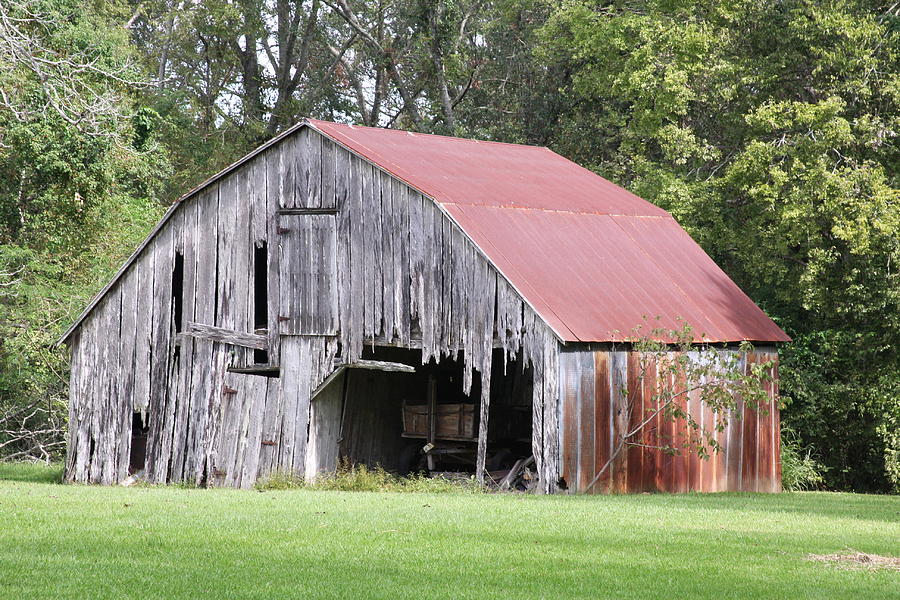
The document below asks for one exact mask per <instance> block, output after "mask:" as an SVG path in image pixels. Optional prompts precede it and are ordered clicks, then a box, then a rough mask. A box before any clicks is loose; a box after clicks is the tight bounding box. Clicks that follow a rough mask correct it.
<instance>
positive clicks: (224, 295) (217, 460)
mask: <svg viewBox="0 0 900 600" xmlns="http://www.w3.org/2000/svg"><path fill="white" fill-rule="evenodd" d="M331 213H333V214H331ZM263 242H266V243H267V249H268V252H267V257H268V269H267V278H268V283H267V286H268V299H269V306H268V313H267V314H268V334H267V335H268V341H269V344H268V346H269V347H268V355H269V360H270V362H271V363H272V364H273V365H278V366H280V369H281V376H280V377H279V378H265V377H260V376H255V375H246V374H238V373H234V372H230V371H228V367H229V365H236V366H246V365H247V364H248V363H251V362H252V356H253V355H252V350H250V349H248V348H240V347H234V346H229V345H226V344H223V343H221V342H215V341H210V340H206V339H202V338H194V337H185V336H180V335H176V333H177V332H178V331H181V330H183V329H184V327H185V326H186V324H187V323H189V322H193V323H200V324H204V325H212V326H215V327H220V328H223V329H229V330H233V331H239V332H245V333H250V332H252V331H253V330H254V313H255V310H254V304H253V303H254V294H253V286H254V281H253V273H254V269H253V260H254V248H255V247H257V246H260V245H261V244H262V243H263ZM177 254H180V255H181V256H182V257H183V277H182V278H181V281H180V282H178V281H174V277H173V271H174V267H175V261H176V258H175V257H176V255H177ZM282 263H283V264H282ZM179 283H180V287H181V293H180V294H178V293H177V291H178V288H179ZM173 290H174V291H173ZM174 295H179V296H180V298H181V315H180V317H181V318H180V322H179V323H175V314H174V312H175V308H174V305H175V303H174V302H173V296H174ZM365 345H396V346H402V347H409V348H421V350H422V357H423V362H427V361H429V360H431V359H432V358H433V359H434V360H437V361H440V360H441V359H442V358H445V357H450V356H453V357H461V358H462V360H463V361H464V363H465V365H466V369H465V377H464V379H465V381H464V387H465V389H466V391H468V389H469V387H470V385H471V381H472V374H473V370H477V371H479V372H480V373H482V374H484V375H483V377H484V378H485V379H489V377H490V372H491V355H492V352H491V350H492V348H494V347H499V348H502V349H503V350H504V353H506V354H507V355H512V356H515V355H521V356H522V358H523V360H524V361H525V362H526V364H530V365H533V373H534V382H535V385H534V404H533V407H534V409H533V425H534V427H533V431H534V437H533V449H534V452H535V456H536V460H537V466H538V469H539V472H540V473H541V476H542V487H543V489H544V490H545V491H551V489H552V488H553V487H554V485H555V482H556V480H557V479H558V472H559V466H558V460H557V458H558V456H559V448H558V430H559V428H558V419H557V414H558V404H557V398H558V394H557V381H558V378H557V354H558V352H557V350H558V344H557V340H556V337H555V336H554V334H553V333H552V332H551V331H550V330H549V328H547V327H546V325H545V324H544V323H543V321H541V320H540V318H539V317H537V315H536V314H535V313H534V312H533V310H532V309H531V308H530V306H528V304H527V303H525V302H524V301H523V300H522V299H521V297H520V296H519V295H518V293H517V292H516V291H515V290H514V289H513V288H512V287H511V286H510V285H509V283H508V282H507V281H506V279H505V278H504V277H503V276H502V275H501V274H500V273H498V272H497V271H496V269H494V267H493V266H492V265H491V264H490V263H489V262H488V261H487V260H486V258H485V257H484V256H483V255H482V254H481V252H480V251H479V250H478V249H477V248H476V247H475V246H474V245H473V244H472V243H471V242H470V241H469V240H468V238H467V237H466V236H465V234H464V233H463V232H462V230H461V229H460V228H459V227H458V226H457V225H456V224H455V223H454V222H453V221H452V220H451V219H450V218H449V217H448V216H447V215H446V214H445V213H444V212H443V211H442V210H441V209H440V208H439V207H438V206H437V205H436V204H435V203H434V202H432V201H431V200H430V199H429V198H427V197H424V196H423V195H421V194H420V193H418V192H417V191H415V190H413V189H411V188H409V187H408V186H407V185H405V184H404V183H402V182H400V181H398V180H397V179H395V178H393V177H392V176H390V175H388V174H387V173H385V172H383V171H381V170H380V169H378V168H376V167H375V166H373V165H372V164H371V163H369V162H367V161H365V160H363V159H361V158H359V157H358V156H356V155H354V154H352V153H351V152H349V151H348V150H346V149H344V148H343V147H341V146H339V145H337V144H335V143H333V142H331V141H330V140H328V139H326V138H324V137H322V136H321V135H320V134H318V133H316V132H313V131H311V130H309V129H301V130H299V131H297V132H296V133H295V134H293V135H291V136H289V137H286V138H284V139H283V140H282V141H281V142H280V143H278V144H276V145H274V146H272V147H270V148H269V149H267V150H266V151H264V152H263V153H261V154H259V155H257V156H255V157H254V158H252V159H251V160H249V161H248V162H246V163H244V164H243V165H242V166H241V167H240V168H239V169H237V170H235V171H233V172H231V173H230V174H228V175H227V176H224V177H223V178H221V179H219V180H218V181H216V182H214V183H213V184H211V185H209V186H207V187H205V188H203V189H201V190H200V191H199V192H198V193H196V194H195V195H193V196H191V197H189V198H187V199H185V200H184V201H182V202H181V203H179V204H178V205H176V206H174V207H173V208H172V209H170V212H169V214H168V215H167V217H166V220H165V221H164V224H163V225H162V226H161V227H160V228H159V230H158V231H157V232H156V233H155V235H153V236H152V237H151V238H150V240H149V241H148V243H147V244H146V246H145V247H144V248H143V250H142V251H141V252H140V253H139V254H138V255H137V257H136V260H134V261H132V262H131V263H130V264H129V265H128V266H127V268H126V270H125V271H124V273H123V275H122V277H121V278H120V279H119V280H118V281H117V282H116V283H115V285H114V286H113V287H112V288H111V289H110V291H109V292H108V293H107V294H106V295H105V296H104V297H103V299H102V301H100V303H99V304H98V305H97V306H96V308H95V309H94V310H93V311H92V312H91V313H90V314H89V315H88V317H87V318H86V319H85V320H84V321H83V322H82V324H81V325H80V327H79V330H78V331H77V333H76V335H75V336H73V337H72V338H71V339H70V347H71V349H72V364H73V368H72V379H71V389H72V402H71V406H70V417H71V423H72V431H71V434H70V444H69V456H68V460H67V465H68V468H67V477H68V478H69V479H70V480H75V481H91V482H103V483H111V482H115V481H119V480H121V479H123V478H124V477H125V474H126V472H127V468H128V456H129V447H128V444H129V442H130V439H131V415H132V411H139V412H141V413H142V414H143V415H144V416H145V419H146V422H147V423H148V424H149V427H150V431H149V435H148V441H147V462H146V466H147V475H148V477H149V478H150V479H151V480H152V481H157V482H164V481H194V482H197V483H200V482H204V481H205V482H206V483H208V484H212V485H231V486H248V485H252V483H253V482H254V481H255V480H256V479H257V478H258V477H259V476H260V475H263V474H265V473H268V472H270V471H271V470H273V469H284V470H291V471H293V472H296V473H303V472H304V470H305V469H306V451H307V443H308V439H307V429H308V426H309V418H310V401H311V398H310V395H311V393H312V390H314V389H315V388H316V387H317V386H318V384H319V383H321V382H322V381H323V380H324V379H325V377H327V375H328V374H329V373H330V372H331V370H332V369H333V368H334V359H335V357H337V356H339V357H340V360H342V361H344V362H353V361H355V360H357V359H358V358H359V357H360V356H361V354H362V350H363V347H364V346H365ZM482 387H483V389H485V390H489V389H490V385H489V382H487V381H486V382H485V385H483V386H482ZM488 400H489V395H488V394H487V393H486V392H485V394H484V396H483V401H482V409H481V410H482V420H481V423H482V425H481V426H482V428H483V431H482V434H485V433H486V428H487V426H488V419H487V416H488ZM482 439H483V440H484V439H486V435H482ZM483 445H484V444H482V446H483ZM481 454H482V456H483V455H484V448H483V447H482V448H481Z"/></svg>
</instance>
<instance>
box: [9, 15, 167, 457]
mask: <svg viewBox="0 0 900 600" xmlns="http://www.w3.org/2000/svg"><path fill="white" fill-rule="evenodd" d="M122 8H123V7H122V6H121V5H116V4H110V3H104V4H100V3H91V4H90V5H88V6H85V5H84V4H83V3H81V2H76V1H74V0H34V1H30V2H27V3H25V2H17V1H15V0H12V1H9V2H4V3H2V4H0V455H10V454H11V455H13V456H18V457H36V458H45V459H46V458H47V457H48V456H51V455H52V454H53V453H54V452H56V451H59V450H60V448H61V440H60V439H59V433H60V428H61V425H62V423H63V421H64V419H65V400H66V365H65V357H64V356H63V354H62V353H61V352H58V351H55V350H53V349H52V348H51V343H52V342H53V341H54V339H55V337H56V336H57V335H58V334H59V333H60V332H61V329H62V327H63V326H64V324H65V323H66V322H68V320H69V319H71V318H72V316H73V314H75V313H77V310H80V307H81V306H83V304H84V302H85V301H86V299H87V296H88V294H89V293H91V292H93V291H95V290H96V287H97V281H98V279H105V278H106V277H107V276H108V274H109V273H110V271H111V270H112V269H113V268H114V266H115V265H116V263H117V262H118V261H119V260H121V258H122V256H123V254H127V253H128V252H130V250H131V249H132V248H133V247H134V245H135V244H136V243H137V240H136V239H135V237H136V236H137V235H142V234H143V233H144V231H146V228H147V227H149V225H150V223H152V221H153V220H155V218H156V217H157V216H158V214H159V210H158V208H159V206H158V205H156V204H155V203H154V202H153V201H152V199H150V196H152V195H153V194H155V193H156V191H157V190H158V189H159V188H158V184H157V182H158V181H159V180H160V179H161V178H164V177H165V176H166V173H167V171H168V162H167V159H166V153H165V152H164V151H163V149H162V148H161V147H160V145H159V144H158V142H157V140H156V139H155V136H154V131H153V130H154V124H155V122H156V120H157V119H156V117H155V116H154V113H153V111H148V110H146V109H143V108H141V107H138V106H136V105H135V103H134V101H133V97H132V95H131V90H133V89H134V88H141V87H143V81H144V80H143V79H142V78H141V72H140V70H139V69H137V68H136V64H137V61H135V60H134V57H133V55H132V53H131V49H130V48H129V45H128V38H127V34H126V32H125V31H124V29H123V28H122V22H123V20H120V19H121V17H122V14H123V12H121V9H122Z"/></svg>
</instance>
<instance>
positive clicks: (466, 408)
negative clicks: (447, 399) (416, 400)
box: [403, 403, 475, 439]
mask: <svg viewBox="0 0 900 600" xmlns="http://www.w3.org/2000/svg"><path fill="white" fill-rule="evenodd" d="M435 412H436V414H435V418H436V423H435V436H436V437H437V438H445V439H460V438H474V437H475V405H474V404H438V405H437V406H436V407H435ZM403 435H404V436H415V437H420V436H421V437H427V435H428V405H427V404H405V403H404V404H403Z"/></svg>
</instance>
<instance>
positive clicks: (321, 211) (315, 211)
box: [277, 208, 337, 215]
mask: <svg viewBox="0 0 900 600" xmlns="http://www.w3.org/2000/svg"><path fill="white" fill-rule="evenodd" d="M277 213H278V214H279V215H336V214H337V209H336V208H279V209H278V211H277Z"/></svg>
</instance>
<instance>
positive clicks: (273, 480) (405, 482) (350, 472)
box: [256, 460, 483, 494]
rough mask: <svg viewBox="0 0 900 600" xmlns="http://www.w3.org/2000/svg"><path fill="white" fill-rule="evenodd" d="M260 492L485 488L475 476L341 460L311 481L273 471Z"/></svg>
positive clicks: (475, 490)
mask: <svg viewBox="0 0 900 600" xmlns="http://www.w3.org/2000/svg"><path fill="white" fill-rule="evenodd" d="M256 488H257V489H258V490H260V491H270V490H289V489H307V490H321V491H337V492H420V493H428V494H435V493H479V492H481V491H483V490H482V487H481V486H480V485H478V483H477V482H476V481H475V479H474V478H473V477H470V478H468V479H446V478H444V477H435V478H430V477H426V476H424V475H411V476H409V477H398V476H396V475H393V474H391V473H389V472H387V471H385V470H384V469H383V468H381V467H380V466H377V467H374V468H372V467H367V466H366V465H354V464H351V463H350V462H349V461H346V460H342V461H341V463H340V465H338V468H337V469H336V470H335V472H334V473H323V474H322V475H320V476H319V477H318V478H316V480H315V481H312V482H308V481H305V480H304V479H303V477H301V476H299V475H296V474H294V473H285V472H283V471H282V472H274V473H272V474H271V475H269V476H267V477H265V478H264V479H262V480H260V482H259V483H258V484H257V485H256Z"/></svg>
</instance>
